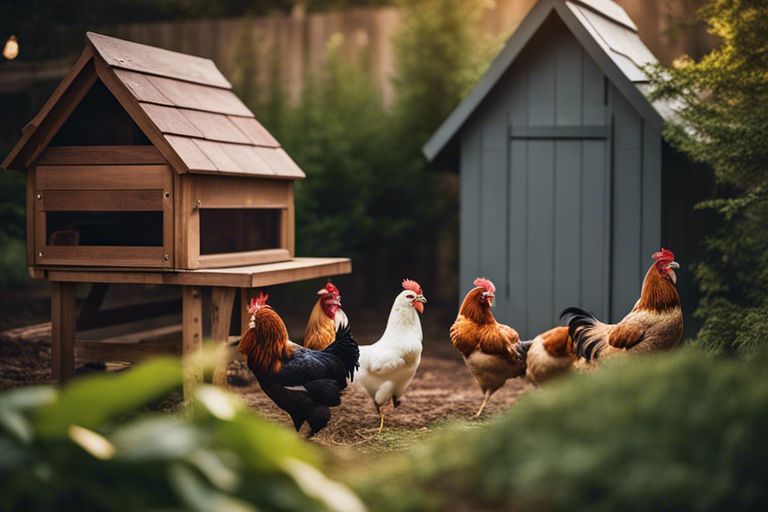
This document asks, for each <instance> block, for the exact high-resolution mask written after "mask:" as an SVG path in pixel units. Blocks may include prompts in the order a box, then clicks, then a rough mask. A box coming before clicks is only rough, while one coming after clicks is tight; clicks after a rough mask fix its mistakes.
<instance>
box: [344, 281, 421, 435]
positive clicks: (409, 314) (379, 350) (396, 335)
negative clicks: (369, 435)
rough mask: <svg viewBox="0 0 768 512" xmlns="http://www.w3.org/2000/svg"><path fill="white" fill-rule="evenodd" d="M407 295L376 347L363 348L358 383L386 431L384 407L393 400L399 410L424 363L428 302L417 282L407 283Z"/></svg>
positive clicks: (399, 301)
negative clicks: (423, 316) (423, 326)
mask: <svg viewBox="0 0 768 512" xmlns="http://www.w3.org/2000/svg"><path fill="white" fill-rule="evenodd" d="M403 289H404V291H402V292H400V294H399V295H398V296H397V297H396V298H395V302H394V304H392V310H391V311H390V313H389V320H388V321H387V327H386V329H385V330H384V334H382V336H381V338H379V340H378V341H377V342H376V343H374V344H373V345H367V346H362V347H360V371H359V372H358V375H357V377H356V379H355V382H356V383H358V384H360V385H361V386H362V387H363V388H364V389H365V390H366V391H367V392H368V395H369V396H370V397H371V399H372V400H373V403H374V405H375V406H376V411H377V412H378V413H379V417H380V418H381V421H380V423H379V432H381V430H382V429H383V428H384V410H383V409H382V407H383V406H384V405H385V404H386V403H387V402H389V400H390V399H391V400H392V404H393V405H394V406H395V407H397V406H398V405H400V400H401V399H402V398H403V395H404V394H405V391H406V390H407V389H408V385H409V384H410V383H411V380H413V377H414V375H416V370H417V369H418V367H419V363H421V348H422V346H421V342H422V338H423V336H422V333H421V322H420V321H419V314H421V313H423V312H424V304H425V303H426V302H427V299H426V298H425V297H424V294H423V293H422V291H421V286H420V285H419V283H417V282H416V281H411V280H410V279H406V280H404V281H403Z"/></svg>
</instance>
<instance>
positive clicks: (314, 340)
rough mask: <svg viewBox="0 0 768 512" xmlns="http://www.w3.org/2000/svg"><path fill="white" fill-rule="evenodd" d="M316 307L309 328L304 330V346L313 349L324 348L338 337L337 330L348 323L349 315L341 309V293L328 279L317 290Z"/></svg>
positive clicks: (311, 314)
mask: <svg viewBox="0 0 768 512" xmlns="http://www.w3.org/2000/svg"><path fill="white" fill-rule="evenodd" d="M317 295H318V298H317V302H315V307H314V308H312V312H311V313H310V314H309V321H308V322H307V329H306V330H305V331H304V346H305V347H307V348H311V349H312V350H323V349H324V348H325V347H327V346H328V345H330V344H331V343H333V340H335V339H336V330H337V329H338V328H339V327H344V326H346V325H347V322H348V320H347V315H345V314H344V311H342V309H341V294H340V293H339V289H338V288H336V286H334V284H333V283H331V282H330V281H328V282H327V283H326V285H325V287H324V288H321V289H320V290H319V291H318V292H317Z"/></svg>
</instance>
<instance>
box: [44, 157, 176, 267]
mask: <svg viewBox="0 0 768 512" xmlns="http://www.w3.org/2000/svg"><path fill="white" fill-rule="evenodd" d="M171 173H172V170H171V169H170V167H169V166H168V165H71V164H67V165H47V164H46V165H38V166H36V168H35V172H34V189H35V194H34V204H35V206H34V209H33V211H34V220H33V223H34V233H35V234H34V240H35V243H34V251H33V255H32V256H33V258H34V264H35V265H36V266H41V267H46V266H80V267H82V266H91V267H105V266H112V267H137V268H173V265H174V254H173V240H174V236H173V229H174V219H173V216H174V213H173V195H174V194H173V178H172V174H171ZM150 195H151V196H154V197H149V196H150ZM158 198H159V201H158ZM53 211H72V212H88V211H115V212H121V211H158V212H160V213H161V214H162V224H163V225H162V233H163V240H162V241H163V243H162V245H160V246H129V245H49V243H48V240H47V213H49V212H53Z"/></svg>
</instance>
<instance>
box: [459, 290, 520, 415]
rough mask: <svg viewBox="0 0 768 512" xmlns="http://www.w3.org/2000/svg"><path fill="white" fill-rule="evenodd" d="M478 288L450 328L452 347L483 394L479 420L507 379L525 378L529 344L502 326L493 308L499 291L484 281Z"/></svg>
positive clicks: (462, 306) (511, 329)
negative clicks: (490, 400) (461, 358)
mask: <svg viewBox="0 0 768 512" xmlns="http://www.w3.org/2000/svg"><path fill="white" fill-rule="evenodd" d="M474 285H475V288H473V289H472V290H470V291H469V293H467V296H466V297H464V302H462V303H461V308H460V309H459V314H458V316H457V317H456V321H455V322H454V323H453V325H452V326H451V331H450V334H451V343H453V346H454V347H456V350H458V351H459V352H460V353H461V355H462V356H463V357H464V362H465V363H466V365H467V368H469V371H470V373H471V374H472V376H473V377H474V378H475V382H477V384H478V385H479V386H480V389H481V390H482V391H483V395H484V396H483V402H482V403H481V404H480V408H479V409H478V410H477V413H475V418H478V417H480V415H481V414H482V413H483V409H485V406H486V404H487V403H488V400H489V399H490V398H491V395H493V394H494V393H495V392H496V391H497V390H498V389H499V388H500V387H501V386H503V385H504V383H505V382H506V381H507V379H511V378H514V377H522V376H523V375H525V358H526V353H527V351H528V348H529V347H530V345H531V342H530V341H520V335H518V334H517V331H516V330H514V329H513V328H511V327H510V326H508V325H504V324H500V323H498V322H497V321H496V319H495V318H494V317H493V313H491V307H492V306H493V299H494V297H495V295H496V287H495V286H494V285H493V283H492V282H491V281H490V280H488V279H486V278H484V277H478V278H477V279H475V281H474Z"/></svg>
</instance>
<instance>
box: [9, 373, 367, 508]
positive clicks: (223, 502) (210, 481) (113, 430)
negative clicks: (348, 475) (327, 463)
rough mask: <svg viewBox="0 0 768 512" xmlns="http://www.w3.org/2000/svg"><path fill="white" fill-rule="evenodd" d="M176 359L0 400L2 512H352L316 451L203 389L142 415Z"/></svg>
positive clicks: (174, 378)
mask: <svg viewBox="0 0 768 512" xmlns="http://www.w3.org/2000/svg"><path fill="white" fill-rule="evenodd" d="M180 382H181V369H180V365H179V363H178V361H177V360H173V359H158V360H155V361H152V362H149V363H146V364H143V365H140V366H138V367H136V368H135V369H132V370H130V371H127V372H124V373H122V374H119V375H101V376H96V377H90V378H82V379H78V380H76V381H74V382H73V383H71V384H70V385H68V386H67V387H65V388H64V389H63V390H62V391H61V392H60V393H59V392H57V390H56V389H55V388H53V387H50V386H39V387H29V388H20V389H16V390H12V391H6V392H3V393H2V394H0V510H27V511H35V510H41V511H42V510H121V511H122V510H125V511H134V510H160V509H165V510H171V509H173V510H199V511H211V510H217V511H219V510H221V511H233V512H244V511H249V510H254V511H255V510H257V509H259V510H283V511H305V510H339V511H348V510H361V509H362V506H361V505H360V503H359V501H358V500H357V498H355V497H354V495H352V494H351V493H350V492H349V491H347V490H346V489H345V488H344V487H341V486H340V485H339V484H336V483H335V482H332V481H330V480H328V479H326V478H325V477H324V476H323V475H322V473H320V472H319V471H318V470H317V469H315V467H314V465H313V464H314V463H315V462H316V454H315V452H314V451H313V450H312V449H311V448H310V447H309V446H307V445H305V444H304V443H302V442H301V441H300V440H299V438H298V437H297V436H295V435H294V434H293V433H292V432H288V431H287V430H284V429H282V428H280V427H277V426H274V425H271V424H269V423H267V422H265V421H263V420H261V419H259V418H258V417H257V416H255V415H254V414H253V413H251V412H250V411H248V410H247V408H246V407H244V406H243V405H242V404H241V403H240V402H239V400H238V399H237V398H236V397H234V396H232V395H230V394H228V393H226V392H225V391H223V390H220V389H218V388H214V387H212V386H200V387H199V388H197V390H196V393H195V397H196V401H195V402H194V403H193V404H192V405H191V406H190V407H189V408H188V410H187V411H184V412H180V413H175V414H173V413H161V412H154V413H148V412H147V407H148V406H149V405H150V404H153V403H157V402H158V401H159V400H162V399H163V398H165V397H166V396H167V395H168V393H169V392H171V391H173V390H175V389H177V388H178V387H179V385H180Z"/></svg>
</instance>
